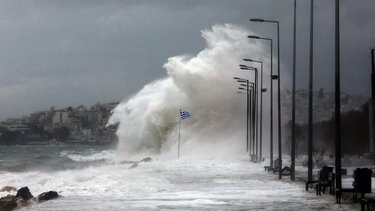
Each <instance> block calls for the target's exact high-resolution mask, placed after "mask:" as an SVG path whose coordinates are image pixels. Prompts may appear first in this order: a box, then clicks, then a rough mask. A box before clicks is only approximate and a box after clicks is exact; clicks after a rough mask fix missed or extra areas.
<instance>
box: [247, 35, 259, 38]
mask: <svg viewBox="0 0 375 211" xmlns="http://www.w3.org/2000/svg"><path fill="white" fill-rule="evenodd" d="M247 37H248V38H250V39H260V37H259V36H255V35H249V36H247Z"/></svg>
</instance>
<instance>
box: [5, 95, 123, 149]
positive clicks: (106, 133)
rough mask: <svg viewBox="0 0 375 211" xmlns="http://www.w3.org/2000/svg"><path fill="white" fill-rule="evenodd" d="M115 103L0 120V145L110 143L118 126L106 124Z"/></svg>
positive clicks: (52, 110)
mask: <svg viewBox="0 0 375 211" xmlns="http://www.w3.org/2000/svg"><path fill="white" fill-rule="evenodd" d="M117 104H118V103H117V102H114V103H106V104H96V105H94V106H91V107H86V106H84V105H80V106H78V107H67V108H62V109H55V108H54V107H51V108H50V109H49V110H44V111H39V112H35V113H32V114H30V115H29V116H26V117H23V118H17V119H7V120H6V121H3V122H0V144H41V143H61V142H67V143H78V142H79V143H82V142H87V143H112V142H114V141H115V140H116V135H115V133H116V130H117V126H116V125H114V126H108V127H107V126H106V124H107V122H108V119H109V117H110V114H111V111H112V109H114V108H115V107H116V106H117Z"/></svg>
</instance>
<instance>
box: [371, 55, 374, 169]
mask: <svg viewBox="0 0 375 211" xmlns="http://www.w3.org/2000/svg"><path fill="white" fill-rule="evenodd" d="M370 106H371V110H372V112H371V113H372V115H371V118H372V121H371V123H372V127H371V128H370V130H371V132H370V136H371V140H370V141H371V142H370V147H371V148H370V152H372V159H373V162H374V163H375V49H371V101H370Z"/></svg>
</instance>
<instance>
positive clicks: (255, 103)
mask: <svg viewBox="0 0 375 211" xmlns="http://www.w3.org/2000/svg"><path fill="white" fill-rule="evenodd" d="M240 69H241V70H254V71H255V96H254V97H255V101H254V106H255V107H254V110H253V111H254V112H255V113H254V118H255V119H254V120H255V122H254V124H253V125H252V126H253V131H254V132H255V133H254V132H253V136H255V137H254V138H255V139H254V140H255V148H253V149H254V150H255V157H256V159H255V162H258V158H259V156H258V155H259V154H258V150H259V147H258V125H259V124H258V121H259V118H258V91H259V89H258V69H257V68H254V67H249V66H247V65H242V64H240Z"/></svg>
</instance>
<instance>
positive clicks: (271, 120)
mask: <svg viewBox="0 0 375 211" xmlns="http://www.w3.org/2000/svg"><path fill="white" fill-rule="evenodd" d="M247 37H248V38H250V39H260V40H267V41H270V43H271V68H270V69H271V73H270V76H271V77H270V79H271V83H270V97H271V99H270V100H271V101H270V166H271V168H273V82H272V80H273V44H272V43H273V41H272V39H270V38H264V37H259V36H253V35H250V36H247Z"/></svg>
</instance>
